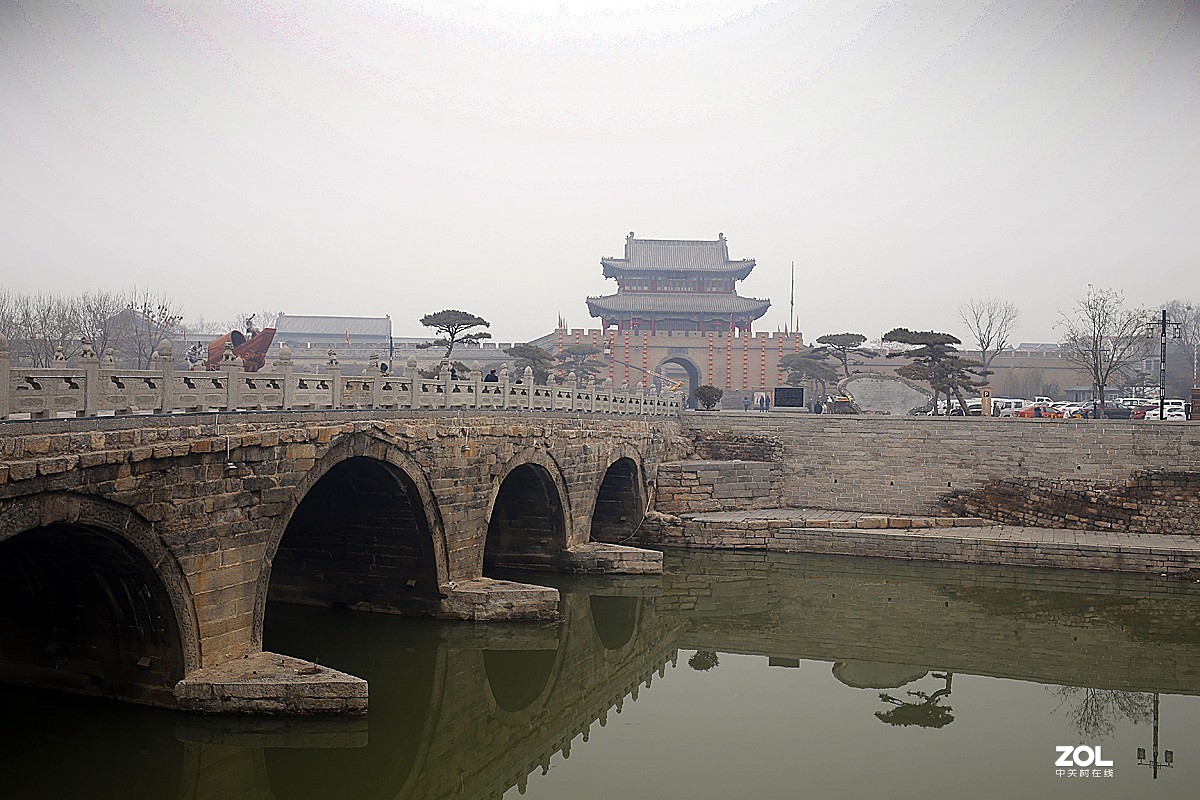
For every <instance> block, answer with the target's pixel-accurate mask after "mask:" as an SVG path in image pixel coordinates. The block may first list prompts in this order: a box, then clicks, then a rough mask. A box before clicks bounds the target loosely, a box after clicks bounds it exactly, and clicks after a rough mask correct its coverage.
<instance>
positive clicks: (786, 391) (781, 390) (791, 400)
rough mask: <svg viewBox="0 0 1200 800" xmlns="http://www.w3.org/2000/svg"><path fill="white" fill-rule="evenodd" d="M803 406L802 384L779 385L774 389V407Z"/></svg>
mask: <svg viewBox="0 0 1200 800" xmlns="http://www.w3.org/2000/svg"><path fill="white" fill-rule="evenodd" d="M803 406H804V387H803V386H779V387H776V389H775V407H776V408H802V407H803Z"/></svg>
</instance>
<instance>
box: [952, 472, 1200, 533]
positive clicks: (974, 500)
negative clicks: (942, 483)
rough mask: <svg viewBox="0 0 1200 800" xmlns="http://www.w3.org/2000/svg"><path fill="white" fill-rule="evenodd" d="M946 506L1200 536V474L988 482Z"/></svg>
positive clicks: (1048, 521)
mask: <svg viewBox="0 0 1200 800" xmlns="http://www.w3.org/2000/svg"><path fill="white" fill-rule="evenodd" d="M943 502H944V505H945V507H946V508H947V509H948V510H950V511H952V512H955V513H960V514H974V515H977V516H981V517H987V518H988V519H992V520H996V521H998V522H1005V523H1009V524H1013V525H1032V526H1035V527H1040V528H1082V529H1091V530H1096V529H1098V530H1116V531H1131V532H1134V533H1159V534H1175V533H1192V534H1200V474H1198V473H1188V472H1166V471H1163V472H1139V473H1137V474H1135V475H1133V476H1132V477H1130V478H1129V479H1128V480H1126V481H1121V482H1113V481H1085V480H1070V479H1067V480H1034V479H1026V480H1012V479H995V480H990V481H988V482H987V483H985V484H984V485H983V486H981V487H979V488H972V489H968V490H963V491H960V492H955V493H953V494H951V495H948V496H947V497H946V498H945V500H944V501H943Z"/></svg>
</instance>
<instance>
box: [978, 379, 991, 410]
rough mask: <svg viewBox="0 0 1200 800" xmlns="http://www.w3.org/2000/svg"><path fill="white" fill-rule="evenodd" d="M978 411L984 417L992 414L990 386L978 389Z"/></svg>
mask: <svg viewBox="0 0 1200 800" xmlns="http://www.w3.org/2000/svg"><path fill="white" fill-rule="evenodd" d="M979 400H980V409H979V410H980V413H981V414H982V415H983V416H985V417H990V416H991V415H992V390H991V388H990V387H987V386H985V387H983V388H982V389H980V390H979Z"/></svg>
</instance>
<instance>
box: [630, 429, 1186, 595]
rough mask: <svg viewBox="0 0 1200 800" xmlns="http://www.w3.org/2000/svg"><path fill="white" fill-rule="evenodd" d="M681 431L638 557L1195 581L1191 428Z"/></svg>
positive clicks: (662, 471)
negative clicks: (838, 562)
mask: <svg viewBox="0 0 1200 800" xmlns="http://www.w3.org/2000/svg"><path fill="white" fill-rule="evenodd" d="M685 423H686V431H685V433H687V434H689V435H690V437H691V439H692V444H693V451H694V455H695V456H696V457H697V458H698V460H694V461H686V462H676V463H664V464H661V465H659V470H658V486H657V495H656V498H655V506H654V507H655V513H652V514H651V515H650V516H649V517H648V518H647V519H646V520H645V522H644V523H643V524H642V526H641V527H640V528H639V529H638V531H637V532H636V536H635V538H636V540H637V541H638V542H639V543H645V544H653V545H660V546H683V547H709V548H723V549H762V550H779V551H791V552H811V553H830V554H843V555H869V556H883V557H892V558H917V559H926V560H937V561H970V562H979V563H996V564H1010V565H1028V566H1054V567H1074V568H1085V569H1106V570H1119V571H1132V572H1160V573H1162V572H1169V573H1188V574H1191V573H1192V572H1193V571H1196V570H1200V536H1196V535H1195V534H1197V533H1200V426H1196V425H1134V424H1130V423H1128V422H1080V423H1065V424H1064V423H1060V422H1046V423H1043V422H1041V421H1030V422H1029V423H1027V422H1025V421H1014V420H992V419H985V420H976V419H965V420H964V419H958V420H928V419H895V418H889V419H878V418H863V417H846V418H841V417H827V418H814V417H804V416H793V415H782V414H781V415H777V416H775V415H771V416H768V417H766V418H764V417H762V416H761V415H755V416H753V417H748V418H742V417H740V416H738V415H736V414H724V415H705V416H689V417H688V418H686V420H685ZM830 508H837V509H843V510H838V511H830V510H828V509H830ZM846 509H849V510H846Z"/></svg>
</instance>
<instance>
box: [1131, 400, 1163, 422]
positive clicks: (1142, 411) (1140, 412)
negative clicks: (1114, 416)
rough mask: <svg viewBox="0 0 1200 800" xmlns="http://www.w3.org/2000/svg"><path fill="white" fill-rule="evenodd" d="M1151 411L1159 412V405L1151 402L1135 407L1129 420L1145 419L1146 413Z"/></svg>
mask: <svg viewBox="0 0 1200 800" xmlns="http://www.w3.org/2000/svg"><path fill="white" fill-rule="evenodd" d="M1151 409H1153V410H1154V411H1158V403H1151V402H1149V401H1147V402H1144V403H1139V404H1138V405H1135V406H1133V407H1132V408H1130V409H1129V418H1130V419H1145V418H1146V412H1147V411H1150V410H1151Z"/></svg>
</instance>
